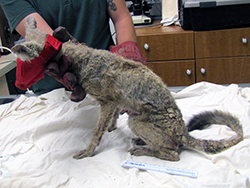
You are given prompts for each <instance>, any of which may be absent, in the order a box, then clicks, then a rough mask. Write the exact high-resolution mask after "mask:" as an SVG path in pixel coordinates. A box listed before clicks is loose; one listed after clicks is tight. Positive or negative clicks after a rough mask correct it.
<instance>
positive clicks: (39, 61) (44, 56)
mask: <svg viewBox="0 0 250 188" xmlns="http://www.w3.org/2000/svg"><path fill="white" fill-rule="evenodd" d="M61 46H62V42H60V41H59V40H57V39H56V38H54V37H53V36H51V35H49V34H48V36H47V39H46V42H45V46H44V48H43V50H42V51H41V52H40V54H39V57H36V58H34V59H32V60H30V61H21V59H19V58H17V68H16V82H15V85H16V86H17V87H18V88H20V89H22V90H26V89H27V88H29V87H30V86H31V85H32V84H34V83H35V82H37V81H39V80H40V79H42V78H43V77H44V70H45V69H44V68H45V65H46V63H47V62H49V61H50V60H52V59H53V58H54V57H55V56H56V55H57V54H58V53H59V51H60V50H61Z"/></svg>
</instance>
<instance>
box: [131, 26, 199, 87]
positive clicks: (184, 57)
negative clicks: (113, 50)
mask: <svg viewBox="0 0 250 188" xmlns="http://www.w3.org/2000/svg"><path fill="white" fill-rule="evenodd" d="M136 34H137V43H138V45H139V48H140V50H141V51H142V53H143V55H144V56H145V57H146V58H147V62H148V67H149V68H151V69H152V70H153V71H154V72H155V73H156V74H157V75H159V76H160V77H161V78H162V79H163V81H164V82H165V83H166V84H167V85H168V86H183V85H190V84H193V83H195V75H194V74H195V63H194V38H193V32H192V31H190V32H189V31H183V30H182V29H181V27H178V26H173V27H160V28H159V27H158V26H154V27H143V28H137V29H136Z"/></svg>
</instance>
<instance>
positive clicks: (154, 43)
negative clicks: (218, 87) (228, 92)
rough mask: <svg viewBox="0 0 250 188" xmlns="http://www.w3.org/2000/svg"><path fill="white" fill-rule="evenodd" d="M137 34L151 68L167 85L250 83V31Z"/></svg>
mask: <svg viewBox="0 0 250 188" xmlns="http://www.w3.org/2000/svg"><path fill="white" fill-rule="evenodd" d="M136 34H137V42H138V45H139V47H140V50H141V51H142V53H143V54H144V56H145V57H146V58H147V61H148V67H149V68H151V69H152V70H153V71H154V72H155V73H156V74H158V75H159V76H160V77H161V78H162V79H163V81H164V82H165V83H166V84H167V85H168V86H187V85H191V84H193V83H195V82H200V81H208V82H213V83H217V84H231V83H250V46H249V42H250V41H249V40H250V28H239V29H227V30H214V31H199V32H194V31H184V30H182V28H181V27H178V26H170V27H158V26H153V27H142V28H136Z"/></svg>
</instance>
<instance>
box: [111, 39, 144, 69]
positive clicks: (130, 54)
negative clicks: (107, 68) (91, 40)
mask: <svg viewBox="0 0 250 188" xmlns="http://www.w3.org/2000/svg"><path fill="white" fill-rule="evenodd" d="M110 51H111V52H112V53H116V54H118V55H120V56H122V57H124V58H126V59H132V60H134V61H138V62H141V63H142V64H143V65H146V64H147V60H146V58H145V57H144V56H143V54H142V53H141V51H140V49H139V47H138V45H137V44H136V43H135V42H132V41H127V42H123V43H121V44H120V45H118V46H110Z"/></svg>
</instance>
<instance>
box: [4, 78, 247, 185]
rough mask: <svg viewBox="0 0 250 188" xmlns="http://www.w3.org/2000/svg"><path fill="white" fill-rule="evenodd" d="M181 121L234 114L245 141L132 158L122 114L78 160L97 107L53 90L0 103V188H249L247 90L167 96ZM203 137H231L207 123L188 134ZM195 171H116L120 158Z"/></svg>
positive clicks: (199, 89)
mask: <svg viewBox="0 0 250 188" xmlns="http://www.w3.org/2000/svg"><path fill="white" fill-rule="evenodd" d="M172 94H173V96H174V97H175V99H176V102H177V104H178V106H179V107H180V109H181V111H182V113H183V118H184V120H185V121H186V122H187V121H188V120H189V119H190V118H191V117H192V116H193V115H194V114H197V113H199V112H202V111H207V110H214V109H217V110H223V111H228V112H230V113H232V114H234V115H235V116H237V117H238V118H239V119H240V121H241V123H242V125H243V131H244V140H243V141H242V142H240V143H238V144H237V145H236V146H233V147H231V148H229V149H228V150H226V151H223V152H221V153H219V154H215V155H208V154H205V153H203V152H200V151H195V150H192V149H184V150H183V151H182V152H181V153H180V161H178V162H170V161H165V160H160V159H158V158H155V157H147V156H141V157H136V156H131V155H130V154H129V153H128V150H129V149H130V147H131V146H132V143H131V139H132V138H133V137H134V136H133V133H132V132H131V131H130V130H129V128H128V125H127V119H128V116H127V115H126V114H124V115H121V116H120V117H119V119H118V124H117V125H118V129H116V130H115V131H113V132H111V133H105V134H104V136H103V138H102V141H101V144H100V145H99V146H98V148H97V150H96V155H95V156H93V157H89V158H84V159H81V160H75V159H73V158H72V156H73V154H75V153H76V152H78V151H79V150H82V149H85V148H86V146H87V145H88V144H89V142H90V139H91V132H92V130H93V128H94V127H95V125H96V123H97V121H98V116H99V105H98V104H97V102H96V101H95V100H94V99H93V98H91V97H89V96H87V97H86V99H85V100H84V101H81V102H78V103H74V102H71V101H70V100H69V97H68V93H66V92H65V90H63V89H58V90H55V91H52V92H50V93H47V94H45V95H41V96H39V97H29V98H27V97H25V96H21V97H20V98H18V99H17V100H15V101H14V102H12V103H9V104H5V105H1V106H0V156H1V160H0V187H1V188H19V187H20V188H55V187H67V188H85V187H87V188H89V187H90V188H95V187H97V188H100V187H108V188H113V187H114V188H117V187H131V188H135V187H136V188H139V187H143V188H144V187H150V188H151V187H154V188H163V187H164V188H166V187H167V188H168V187H169V188H193V187H195V188H199V187H202V188H203V187H217V188H229V187H231V188H236V187H237V188H238V187H240V188H244V187H250V182H249V181H250V180H249V179H250V89H249V88H240V87H238V86H237V85H234V84H232V85H230V86H227V87H226V86H220V85H215V84H211V83H207V82H201V83H197V84H194V85H192V86H189V87H187V88H185V89H184V90H182V91H180V92H178V93H172ZM191 134H192V135H193V136H195V137H199V138H203V139H207V138H210V139H221V138H228V137H230V136H232V135H234V134H235V133H234V132H233V131H231V130H230V129H229V128H227V127H226V126H219V125H212V126H210V127H209V128H207V129H205V130H195V131H193V132H192V133H191ZM124 160H129V161H136V162H142V163H148V164H154V165H161V166H168V167H175V168H182V169H189V170H195V171H198V172H199V174H198V177H197V178H196V179H194V178H189V177H184V176H176V175H170V174H167V173H162V172H156V171H141V170H139V169H136V168H123V167H121V166H120V164H121V163H122V161H124Z"/></svg>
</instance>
